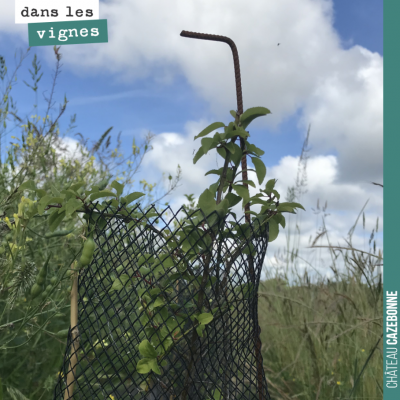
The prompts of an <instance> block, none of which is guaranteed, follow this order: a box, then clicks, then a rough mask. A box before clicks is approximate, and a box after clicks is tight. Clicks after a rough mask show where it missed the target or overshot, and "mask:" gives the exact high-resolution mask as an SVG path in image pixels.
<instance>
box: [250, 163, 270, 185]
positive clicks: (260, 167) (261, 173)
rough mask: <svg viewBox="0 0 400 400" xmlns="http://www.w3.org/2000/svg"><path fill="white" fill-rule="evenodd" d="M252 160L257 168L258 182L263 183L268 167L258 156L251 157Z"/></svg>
mask: <svg viewBox="0 0 400 400" xmlns="http://www.w3.org/2000/svg"><path fill="white" fill-rule="evenodd" d="M251 161H253V164H254V167H255V169H256V174H257V179H258V183H259V184H260V185H261V184H262V183H263V180H264V178H265V175H266V174H267V168H266V167H265V165H264V163H263V162H262V161H261V160H260V159H259V158H258V157H251Z"/></svg>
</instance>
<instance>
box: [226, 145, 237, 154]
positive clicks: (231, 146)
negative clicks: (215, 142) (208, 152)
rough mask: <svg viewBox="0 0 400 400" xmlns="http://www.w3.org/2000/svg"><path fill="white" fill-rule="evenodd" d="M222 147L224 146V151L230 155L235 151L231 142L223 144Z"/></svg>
mask: <svg viewBox="0 0 400 400" xmlns="http://www.w3.org/2000/svg"><path fill="white" fill-rule="evenodd" d="M224 146H225V148H226V149H228V151H229V152H230V153H231V154H235V150H236V149H235V146H234V143H232V142H229V143H225V144H224Z"/></svg>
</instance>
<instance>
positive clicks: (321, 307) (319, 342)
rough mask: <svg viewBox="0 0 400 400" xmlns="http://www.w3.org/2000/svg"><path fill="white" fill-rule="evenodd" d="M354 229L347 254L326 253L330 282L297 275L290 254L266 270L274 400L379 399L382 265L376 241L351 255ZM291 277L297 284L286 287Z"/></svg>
mask: <svg viewBox="0 0 400 400" xmlns="http://www.w3.org/2000/svg"><path fill="white" fill-rule="evenodd" d="M353 228H354V227H353ZM353 228H352V229H351V230H350V235H349V238H348V240H347V245H345V246H343V247H346V248H349V249H350V250H344V249H337V248H332V247H330V246H327V248H325V249H324V250H325V251H328V252H329V253H330V255H331V263H332V264H331V269H332V271H333V272H334V277H333V279H332V278H331V279H329V280H328V279H327V278H324V277H323V276H322V275H320V276H319V278H318V279H316V280H315V282H311V279H310V276H309V274H308V272H306V271H305V272H304V273H303V274H302V275H301V274H300V273H299V271H300V268H299V259H298V257H297V254H298V251H297V250H298V249H294V250H292V251H290V252H289V253H290V254H289V256H288V257H287V258H286V260H285V261H284V262H283V265H284V271H283V272H281V273H275V274H274V275H272V273H271V272H268V271H267V280H266V281H263V282H261V284H260V288H259V295H260V300H259V322H260V327H261V340H262V343H263V347H262V354H263V361H264V369H265V374H266V377H267V382H268V384H269V391H270V394H271V397H272V399H274V400H281V399H282V400H283V399H294V398H296V399H297V398H298V399H307V400H311V399H313V400H318V399H319V400H325V399H382V398H383V390H382V387H383V359H382V346H383V344H382V330H383V325H382V324H383V293H382V282H381V275H380V268H379V266H380V265H382V258H381V253H380V252H377V249H376V244H375V242H374V243H373V249H371V250H369V251H367V253H365V252H361V251H359V250H357V249H354V248H353V246H352V241H351V237H352V234H353V232H354V229H353ZM325 234H326V236H327V233H325ZM370 242H371V241H370ZM328 243H329V241H328ZM368 253H370V254H368ZM289 276H296V277H297V279H296V282H295V284H292V285H290V286H289V285H288V284H287V282H288V277H289Z"/></svg>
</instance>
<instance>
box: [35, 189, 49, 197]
mask: <svg viewBox="0 0 400 400" xmlns="http://www.w3.org/2000/svg"><path fill="white" fill-rule="evenodd" d="M36 194H37V196H38V197H39V198H42V197H44V196H46V194H47V192H46V191H45V190H43V189H36Z"/></svg>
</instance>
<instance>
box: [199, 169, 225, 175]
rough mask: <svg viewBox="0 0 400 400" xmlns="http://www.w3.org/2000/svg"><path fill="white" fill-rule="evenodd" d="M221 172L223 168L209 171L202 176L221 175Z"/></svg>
mask: <svg viewBox="0 0 400 400" xmlns="http://www.w3.org/2000/svg"><path fill="white" fill-rule="evenodd" d="M223 170H224V167H221V168H220V169H211V170H210V171H208V172H207V173H206V174H205V175H204V176H207V175H211V174H215V175H221V174H222V171H223Z"/></svg>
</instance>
